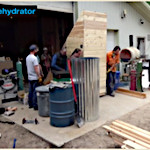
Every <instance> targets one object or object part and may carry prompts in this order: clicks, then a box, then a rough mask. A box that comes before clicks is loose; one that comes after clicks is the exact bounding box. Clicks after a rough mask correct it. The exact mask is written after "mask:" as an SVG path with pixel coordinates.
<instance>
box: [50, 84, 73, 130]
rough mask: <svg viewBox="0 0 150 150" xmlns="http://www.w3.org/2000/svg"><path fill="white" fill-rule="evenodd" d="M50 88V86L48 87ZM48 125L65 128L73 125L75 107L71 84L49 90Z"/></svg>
mask: <svg viewBox="0 0 150 150" xmlns="http://www.w3.org/2000/svg"><path fill="white" fill-rule="evenodd" d="M50 86H51V85H50ZM49 91H50V124H51V125H52V126H55V127H66V126H70V125H73V124H74V118H75V106H74V96H73V90H72V85H71V84H66V86H65V87H63V88H60V87H54V88H50V89H49Z"/></svg>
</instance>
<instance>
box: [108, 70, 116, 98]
mask: <svg viewBox="0 0 150 150" xmlns="http://www.w3.org/2000/svg"><path fill="white" fill-rule="evenodd" d="M115 79H116V72H112V71H110V72H109V73H107V80H106V87H107V94H108V95H110V94H112V93H113V91H114V85H115Z"/></svg>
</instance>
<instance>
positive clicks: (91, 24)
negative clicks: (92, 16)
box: [84, 21, 107, 30]
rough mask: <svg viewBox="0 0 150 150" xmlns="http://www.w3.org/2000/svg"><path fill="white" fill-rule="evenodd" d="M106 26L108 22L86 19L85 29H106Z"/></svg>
mask: <svg viewBox="0 0 150 150" xmlns="http://www.w3.org/2000/svg"><path fill="white" fill-rule="evenodd" d="M106 27H107V25H106V23H100V22H98V21H84V28H85V29H95V30H104V29H106Z"/></svg>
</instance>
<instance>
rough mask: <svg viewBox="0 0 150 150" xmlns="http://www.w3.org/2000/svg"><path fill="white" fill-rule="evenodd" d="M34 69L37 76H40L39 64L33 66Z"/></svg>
mask: <svg viewBox="0 0 150 150" xmlns="http://www.w3.org/2000/svg"><path fill="white" fill-rule="evenodd" d="M34 70H35V72H36V74H37V76H38V78H39V77H41V75H40V69H39V65H36V66H34Z"/></svg>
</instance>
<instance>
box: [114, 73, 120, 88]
mask: <svg viewBox="0 0 150 150" xmlns="http://www.w3.org/2000/svg"><path fill="white" fill-rule="evenodd" d="M119 84H120V71H116V79H115V86H114V90H117V89H118V87H119Z"/></svg>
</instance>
